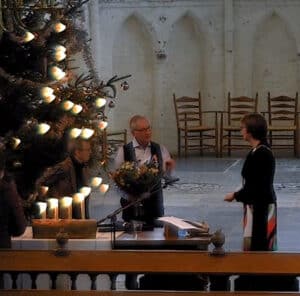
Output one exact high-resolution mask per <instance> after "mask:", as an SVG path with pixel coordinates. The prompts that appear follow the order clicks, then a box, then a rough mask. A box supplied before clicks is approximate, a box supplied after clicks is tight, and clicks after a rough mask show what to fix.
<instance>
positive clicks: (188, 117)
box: [173, 92, 218, 157]
mask: <svg viewBox="0 0 300 296" xmlns="http://www.w3.org/2000/svg"><path fill="white" fill-rule="evenodd" d="M173 100H174V106H175V114H176V122H177V136H178V142H177V145H178V146H177V148H178V157H180V156H181V148H184V156H185V157H186V156H187V153H188V151H192V150H197V151H200V153H201V155H202V154H203V150H205V149H213V150H214V151H215V154H216V156H218V129H217V112H214V111H202V106H201V95H200V92H199V93H198V98H191V97H185V96H184V97H180V98H176V96H175V94H173ZM209 113H210V114H211V115H213V114H214V118H211V121H212V124H210V125H207V124H206V123H205V122H204V121H205V120H209V118H208V116H206V117H207V118H205V119H204V115H205V114H209Z"/></svg>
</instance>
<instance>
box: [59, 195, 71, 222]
mask: <svg viewBox="0 0 300 296" xmlns="http://www.w3.org/2000/svg"><path fill="white" fill-rule="evenodd" d="M59 217H60V218H61V219H72V197H69V196H65V197H63V198H61V199H60V204H59Z"/></svg>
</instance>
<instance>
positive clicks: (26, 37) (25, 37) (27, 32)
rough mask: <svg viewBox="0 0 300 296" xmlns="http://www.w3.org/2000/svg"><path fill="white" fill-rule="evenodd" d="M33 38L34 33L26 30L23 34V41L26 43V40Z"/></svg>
mask: <svg viewBox="0 0 300 296" xmlns="http://www.w3.org/2000/svg"><path fill="white" fill-rule="evenodd" d="M33 39H34V35H33V34H32V33H31V32H29V31H26V32H25V34H24V36H23V41H24V42H26V43H27V42H30V41H31V40H33Z"/></svg>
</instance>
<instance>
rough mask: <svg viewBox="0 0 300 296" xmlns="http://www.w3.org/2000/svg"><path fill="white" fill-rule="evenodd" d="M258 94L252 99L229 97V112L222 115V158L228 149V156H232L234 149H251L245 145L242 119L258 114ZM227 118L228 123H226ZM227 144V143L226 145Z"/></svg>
mask: <svg viewBox="0 0 300 296" xmlns="http://www.w3.org/2000/svg"><path fill="white" fill-rule="evenodd" d="M257 102H258V94H257V93H256V96H255V98H250V97H245V96H241V97H234V98H232V97H231V96H230V92H229V93H228V97H227V112H222V113H221V126H220V156H221V157H222V156H223V150H224V149H227V153H228V155H231V150H233V149H243V148H246V147H249V145H247V144H246V143H244V141H243V139H242V136H241V133H240V129H241V128H240V121H241V118H242V117H243V116H244V115H245V114H247V113H251V112H257ZM226 117H227V121H226V123H225V120H226ZM224 142H225V143H224Z"/></svg>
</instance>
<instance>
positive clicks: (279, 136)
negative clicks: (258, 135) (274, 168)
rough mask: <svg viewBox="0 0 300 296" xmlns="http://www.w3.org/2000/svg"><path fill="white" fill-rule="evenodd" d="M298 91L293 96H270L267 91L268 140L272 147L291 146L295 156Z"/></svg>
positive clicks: (285, 147)
mask: <svg viewBox="0 0 300 296" xmlns="http://www.w3.org/2000/svg"><path fill="white" fill-rule="evenodd" d="M297 110H298V93H296V96H295V97H288V96H278V97H271V95H270V93H268V118H269V127H268V128H269V141H270V144H271V146H272V147H273V148H275V149H276V148H277V149H289V148H293V150H294V155H295V156H297V143H298V137H297V131H298V116H297Z"/></svg>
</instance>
